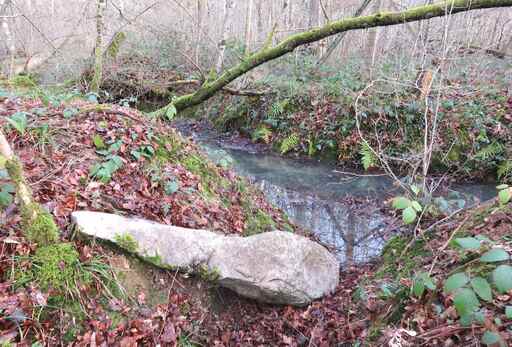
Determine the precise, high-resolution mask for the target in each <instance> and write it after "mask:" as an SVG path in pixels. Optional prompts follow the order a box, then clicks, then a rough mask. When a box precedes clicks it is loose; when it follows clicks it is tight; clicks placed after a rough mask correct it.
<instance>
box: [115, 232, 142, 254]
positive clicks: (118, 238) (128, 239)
mask: <svg viewBox="0 0 512 347" xmlns="http://www.w3.org/2000/svg"><path fill="white" fill-rule="evenodd" d="M114 241H115V242H116V244H117V245H118V246H119V247H121V248H122V249H124V250H126V251H128V252H131V253H136V252H137V250H138V249H139V244H138V242H137V240H135V239H134V238H133V236H132V235H130V234H128V233H124V234H117V235H115V236H114Z"/></svg>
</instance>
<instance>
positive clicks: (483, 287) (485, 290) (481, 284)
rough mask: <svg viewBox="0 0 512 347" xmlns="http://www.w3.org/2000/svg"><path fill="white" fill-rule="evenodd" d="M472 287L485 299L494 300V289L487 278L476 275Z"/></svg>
mask: <svg viewBox="0 0 512 347" xmlns="http://www.w3.org/2000/svg"><path fill="white" fill-rule="evenodd" d="M471 287H472V288H473V290H474V291H475V293H476V294H477V295H478V296H479V297H480V298H482V300H485V301H488V302H490V301H492V290H491V286H490V285H489V282H487V280H486V279H485V278H482V277H475V278H473V279H472V280H471Z"/></svg>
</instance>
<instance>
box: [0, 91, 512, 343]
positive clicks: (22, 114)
mask: <svg viewBox="0 0 512 347" xmlns="http://www.w3.org/2000/svg"><path fill="white" fill-rule="evenodd" d="M0 117H1V121H2V124H3V125H5V129H6V133H7V136H8V139H9V142H10V143H11V145H12V146H13V149H14V151H15V153H16V154H17V155H18V156H19V157H20V159H21V160H22V162H23V164H24V167H25V173H26V175H27V178H28V181H29V183H30V186H31V188H32V190H33V192H34V195H35V198H36V200H37V201H38V202H40V203H42V204H43V205H44V206H45V207H46V208H47V209H48V210H49V211H50V212H52V214H53V215H54V217H55V219H56V220H57V222H58V224H59V227H60V228H61V230H62V231H63V233H62V240H63V241H64V242H65V243H64V245H68V246H69V248H70V249H72V250H75V251H70V252H68V253H66V254H64V256H63V255H62V254H61V253H59V254H57V256H56V257H50V258H45V257H44V256H43V254H41V252H38V250H37V249H36V248H35V247H34V245H31V244H29V243H28V242H27V241H26V240H25V239H24V238H23V235H22V230H21V229H20V226H19V222H20V216H19V213H18V211H17V208H16V206H15V204H14V203H13V201H14V200H13V196H12V189H11V188H10V187H9V184H8V181H7V180H5V177H4V183H3V184H2V191H1V193H0V200H1V202H2V203H3V205H4V212H3V214H2V228H1V232H0V244H1V245H0V249H1V251H0V275H1V278H2V282H1V283H0V331H1V333H0V342H1V343H5V344H6V345H8V344H9V343H15V342H19V343H20V345H21V346H23V345H26V346H30V345H32V343H33V342H34V341H35V340H37V341H39V342H40V344H42V345H49V346H55V345H75V346H88V345H90V346H137V345H145V346H152V345H155V346H156V345H169V346H175V345H178V346H196V345H197V346H202V345H204V346H212V345H217V346H336V345H344V344H347V345H390V346H407V345H428V346H435V345H440V346H451V345H464V346H468V345H478V344H479V343H480V341H481V339H482V336H483V338H484V343H486V342H489V341H491V342H494V345H496V346H498V345H503V346H505V345H507V343H508V344H510V343H512V317H511V316H510V314H511V312H509V311H510V310H512V308H509V307H511V305H512V291H511V289H512V285H511V287H510V288H508V289H507V285H508V284H507V283H508V282H506V280H505V283H504V284H502V285H500V286H499V287H498V288H494V287H493V289H492V292H491V300H487V301H486V300H483V301H481V300H478V299H477V301H478V303H475V302H474V300H473V299H474V298H473V297H471V298H470V299H468V300H469V303H468V300H466V303H465V304H464V303H463V304H461V303H460V302H454V295H453V293H451V292H450V291H446V290H444V289H445V288H444V287H445V286H446V285H445V286H443V285H442V283H443V281H445V280H446V278H447V277H449V276H450V275H452V274H453V273H457V272H465V273H467V274H468V276H471V277H472V278H474V277H475V276H477V275H478V277H485V278H487V277H488V276H492V275H493V274H494V272H492V271H493V270H495V269H494V268H493V267H490V266H489V265H486V263H483V265H482V264H479V263H478V260H479V256H480V255H481V254H483V253H485V252H487V251H488V250H489V249H490V248H495V247H500V249H503V250H505V252H508V253H511V250H512V239H511V238H510V235H511V234H512V223H510V222H511V221H512V209H510V208H509V207H508V206H506V205H505V206H503V205H499V204H498V203H497V202H490V203H488V204H487V205H484V206H482V207H480V208H479V209H477V210H472V211H467V212H465V213H461V215H459V216H456V217H454V218H451V219H448V220H446V221H444V222H442V223H439V224H438V225H437V226H435V227H434V228H432V229H431V230H428V231H427V227H428V226H424V227H423V229H422V227H420V228H419V230H418V231H417V236H416V237H412V236H411V237H405V236H400V237H398V236H397V237H395V238H393V239H392V241H390V243H389V245H388V246H387V247H386V249H385V251H384V253H383V256H382V259H381V261H380V262H379V263H380V264H368V265H359V266H353V267H349V268H347V269H344V270H343V271H342V272H341V275H340V279H341V280H340V283H339V285H338V287H337V289H336V291H335V292H334V293H333V294H332V295H329V296H327V297H325V298H323V299H321V300H316V301H314V302H313V303H311V304H310V305H309V306H307V307H303V308H296V307H289V306H271V305H262V304H258V303H256V302H253V301H250V300H245V299H243V298H240V297H238V296H236V295H235V294H233V293H231V292H229V291H228V290H224V289H220V288H218V287H217V286H216V285H215V283H214V282H211V281H208V279H207V278H202V277H201V276H192V275H190V274H184V273H178V272H172V271H164V270H160V269H157V268H154V267H152V266H151V265H149V264H145V263H143V262H141V261H139V260H138V259H134V258H132V257H131V256H129V255H127V254H124V253H122V252H121V251H120V250H118V249H115V248H112V247H110V246H109V245H104V244H96V243H91V242H90V241H88V240H82V239H80V238H77V237H76V235H75V234H74V232H73V230H72V228H71V226H70V220H69V216H70V214H71V212H72V211H74V210H85V209H91V210H96V211H105V212H115V213H120V214H129V215H137V216H141V217H144V218H148V219H151V220H155V221H158V222H162V223H169V224H174V225H179V226H184V227H190V228H208V229H212V230H217V231H221V232H224V233H229V234H232V233H234V234H240V235H251V234H253V233H258V232H265V231H268V230H271V229H274V228H277V229H285V230H290V231H292V230H295V231H296V232H301V231H300V230H298V229H297V228H296V227H294V226H293V225H292V224H291V223H290V222H288V221H287V219H286V217H285V216H284V215H283V214H282V213H281V212H280V211H279V210H277V209H275V208H273V207H272V206H270V205H269V204H268V203H267V202H266V201H265V199H264V197H263V195H262V193H261V192H258V191H257V190H256V189H255V188H253V187H252V186H251V185H249V184H248V183H247V182H245V181H244V180H242V179H240V178H238V177H236V175H235V174H234V173H233V172H232V171H230V170H228V169H225V168H223V167H222V165H221V164H219V165H215V164H212V163H210V162H209V161H208V160H206V159H205V157H204V156H203V155H202V154H201V153H200V151H199V150H198V148H197V147H196V146H195V145H194V144H192V143H190V142H189V141H187V140H184V139H183V138H181V137H180V136H179V135H178V134H177V133H176V132H175V131H174V130H173V129H171V128H169V127H168V126H166V125H165V124H161V123H159V122H151V121H148V119H147V118H145V117H144V116H143V115H142V114H140V113H139V112H137V111H135V110H132V109H128V108H121V107H116V106H112V107H110V108H108V109H107V108H102V107H101V106H98V105H97V104H94V103H90V102H86V101H83V100H69V101H67V102H65V103H52V102H45V101H44V100H41V99H37V98H36V99H30V98H19V97H15V96H3V97H0ZM477 235H479V239H478V240H480V241H479V244H478V247H472V248H470V249H466V248H464V247H460V245H459V244H457V243H456V241H457V240H460V239H463V238H466V239H473V238H472V237H473V236H477ZM483 236H485V237H486V238H485V239H484V238H482V237H483ZM59 249H60V250H62V248H59ZM73 252H76V257H75V258H76V259H75V258H73V257H68V255H69V254H74V253H73ZM509 258H510V257H508V258H506V259H504V258H500V259H501V260H500V262H499V263H500V264H502V266H507V265H506V263H509V262H510V260H509ZM475 264H477V265H481V266H478V267H475ZM492 264H494V263H492ZM491 272H492V273H491ZM67 273H71V276H72V278H71V280H69V279H68V278H65V277H62V276H64V275H62V274H67ZM83 273H88V274H89V275H88V276H82V274H83ZM43 274H44V275H45V276H46V277H45V276H42V275H43ZM59 279H62V280H63V281H64V282H63V283H61V284H60V285H59V283H58V282H55V280H59ZM467 282H469V279H468V281H466V282H464V283H462V285H459V288H458V289H461V288H463V287H465V286H468V284H467ZM465 289H468V288H465ZM503 289H505V290H503ZM468 290H469V289H468ZM475 291H476V292H477V293H479V295H480V294H481V292H480V291H477V290H476V289H475ZM487 297H488V293H487V296H486V298H487ZM466 299H467V298H466ZM471 300H472V301H471ZM468 305H469V306H471V305H472V307H474V308H476V306H478V308H480V310H479V311H478V312H479V315H478V316H477V315H476V314H475V315H474V316H475V317H473V316H472V317H471V318H472V319H471V320H470V321H469V322H468V321H461V320H460V319H459V318H460V317H459V316H461V314H460V310H461V307H462V308H463V309H464V308H467V307H466V306H468ZM474 311H475V312H476V310H474ZM475 312H471V314H473V313H475ZM466 318H467V317H466ZM473 318H474V319H473ZM485 339H487V340H485ZM489 339H493V340H489ZM489 345H492V344H489Z"/></svg>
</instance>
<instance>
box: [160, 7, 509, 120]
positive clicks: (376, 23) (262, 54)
mask: <svg viewBox="0 0 512 347" xmlns="http://www.w3.org/2000/svg"><path fill="white" fill-rule="evenodd" d="M510 6H512V0H446V1H442V2H439V3H435V4H430V5H424V6H418V7H413V8H410V9H408V10H405V11H401V12H381V13H376V14H373V15H368V16H362V17H352V18H346V19H341V20H338V21H334V22H330V23H328V24H326V25H325V26H323V27H320V28H315V29H312V30H309V31H306V32H302V33H299V34H295V35H291V36H289V37H288V38H286V39H285V40H283V41H281V43H279V44H278V45H277V46H274V47H264V48H263V49H262V50H260V51H259V52H256V53H254V54H252V55H250V56H248V57H247V58H245V59H244V60H243V61H242V62H241V63H240V64H238V65H236V66H234V67H232V68H230V69H228V70H226V71H225V72H224V73H223V74H221V75H220V76H219V77H218V78H217V79H216V80H215V81H213V82H211V83H208V84H205V85H204V86H202V87H201V88H199V89H198V90H197V91H196V92H194V93H192V94H187V95H183V96H181V97H179V98H176V99H175V100H173V102H172V103H171V104H169V105H167V106H165V107H163V108H161V109H160V110H158V111H156V112H154V114H155V115H165V114H166V112H167V110H168V109H169V108H170V107H171V105H173V106H174V107H175V108H176V110H177V111H178V112H179V111H182V110H185V109H187V108H189V107H193V106H196V105H199V104H201V103H202V102H204V101H206V100H208V99H209V98H211V97H212V96H213V95H215V94H216V93H217V92H218V91H220V90H221V89H222V88H224V87H225V86H227V85H228V84H229V83H231V82H232V81H234V80H235V79H237V78H238V77H240V76H242V75H243V74H245V73H247V72H249V71H250V70H252V69H254V68H256V67H258V66H260V65H262V64H264V63H266V62H268V61H271V60H273V59H276V58H279V57H281V56H283V55H285V54H288V53H290V52H293V51H294V50H295V49H296V48H297V47H299V46H302V45H305V44H309V43H313V42H316V41H319V40H322V39H325V38H327V37H330V36H333V35H336V34H339V33H343V32H347V31H351V30H359V29H368V28H374V27H383V26H392V25H399V24H404V23H409V22H415V21H420V20H424V19H430V18H434V17H442V16H444V15H446V14H447V13H451V14H456V13H461V12H466V11H471V10H478V9H485V8H497V7H510Z"/></svg>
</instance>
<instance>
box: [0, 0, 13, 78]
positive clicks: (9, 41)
mask: <svg viewBox="0 0 512 347" xmlns="http://www.w3.org/2000/svg"><path fill="white" fill-rule="evenodd" d="M0 5H1V6H0V15H4V14H6V13H7V8H8V7H9V6H10V5H11V0H4V2H3V3H1V4H0ZM2 29H3V31H4V34H5V44H6V46H7V51H8V53H9V64H8V68H7V78H9V79H10V78H13V77H14V74H15V60H16V46H15V41H14V36H13V33H12V31H11V28H10V26H9V18H8V17H7V16H4V17H3V18H2Z"/></svg>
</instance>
